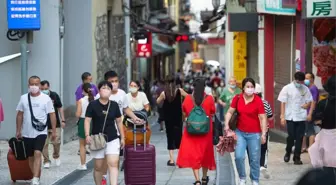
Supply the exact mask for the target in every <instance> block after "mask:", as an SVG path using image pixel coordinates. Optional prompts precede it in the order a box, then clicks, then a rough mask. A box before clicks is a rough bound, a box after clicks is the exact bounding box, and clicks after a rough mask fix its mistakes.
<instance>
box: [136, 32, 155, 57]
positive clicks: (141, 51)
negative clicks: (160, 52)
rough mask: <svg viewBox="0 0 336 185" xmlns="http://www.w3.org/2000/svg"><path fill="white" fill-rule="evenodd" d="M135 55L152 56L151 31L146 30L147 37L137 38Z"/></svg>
mask: <svg viewBox="0 0 336 185" xmlns="http://www.w3.org/2000/svg"><path fill="white" fill-rule="evenodd" d="M136 56H137V57H139V58H141V57H144V58H150V57H152V33H151V32H147V38H146V39H141V40H138V43H137V51H136Z"/></svg>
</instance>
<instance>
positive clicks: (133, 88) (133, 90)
mask: <svg viewBox="0 0 336 185" xmlns="http://www.w3.org/2000/svg"><path fill="white" fill-rule="evenodd" d="M129 92H130V93H136V92H138V88H136V87H130V88H129Z"/></svg>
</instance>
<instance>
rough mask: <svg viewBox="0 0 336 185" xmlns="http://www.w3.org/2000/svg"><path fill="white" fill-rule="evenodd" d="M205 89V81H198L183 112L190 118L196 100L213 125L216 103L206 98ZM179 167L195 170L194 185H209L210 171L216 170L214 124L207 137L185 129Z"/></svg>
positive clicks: (184, 105) (186, 100) (187, 97)
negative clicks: (213, 140) (200, 174)
mask: <svg viewBox="0 0 336 185" xmlns="http://www.w3.org/2000/svg"><path fill="white" fill-rule="evenodd" d="M204 89H205V81H204V80H202V79H196V80H195V84H194V92H193V94H192V95H188V96H186V98H185V100H184V102H183V104H182V110H183V113H184V114H185V116H186V117H188V116H189V114H190V112H191V111H192V109H193V108H194V102H193V99H194V100H195V103H196V104H197V105H202V107H203V109H204V111H205V113H206V114H207V115H208V116H209V118H210V123H212V119H211V118H212V116H213V115H214V114H215V112H216V108H215V101H214V99H213V97H212V96H206V95H205V94H204ZM210 123H209V124H210ZM177 166H178V167H179V168H191V169H192V170H193V173H194V176H195V179H196V182H195V183H194V185H207V184H208V182H209V177H208V176H207V174H208V170H215V169H216V163H215V157H214V148H213V144H212V124H210V130H209V132H208V133H207V134H205V135H191V134H189V133H188V132H187V130H186V128H184V131H183V136H182V141H181V145H180V150H179V153H178V157H177ZM200 168H202V172H203V176H202V182H201V181H200V177H199V169H200Z"/></svg>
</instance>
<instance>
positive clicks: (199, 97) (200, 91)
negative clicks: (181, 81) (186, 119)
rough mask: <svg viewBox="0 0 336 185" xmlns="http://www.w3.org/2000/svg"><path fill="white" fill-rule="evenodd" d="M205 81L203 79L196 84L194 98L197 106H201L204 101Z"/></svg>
mask: <svg viewBox="0 0 336 185" xmlns="http://www.w3.org/2000/svg"><path fill="white" fill-rule="evenodd" d="M204 90H205V81H204V80H203V79H200V78H199V79H196V80H195V83H194V92H193V97H194V100H195V104H196V105H197V106H200V105H201V104H202V102H203V99H204Z"/></svg>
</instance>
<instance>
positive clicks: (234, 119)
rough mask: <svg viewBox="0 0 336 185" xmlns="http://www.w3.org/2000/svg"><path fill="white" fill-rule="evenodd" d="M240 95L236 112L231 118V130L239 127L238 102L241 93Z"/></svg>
mask: <svg viewBox="0 0 336 185" xmlns="http://www.w3.org/2000/svg"><path fill="white" fill-rule="evenodd" d="M237 96H238V99H237V102H236V110H235V112H234V113H233V114H232V116H231V118H230V120H229V127H230V129H231V130H236V128H237V120H238V116H239V114H238V102H239V95H237Z"/></svg>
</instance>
